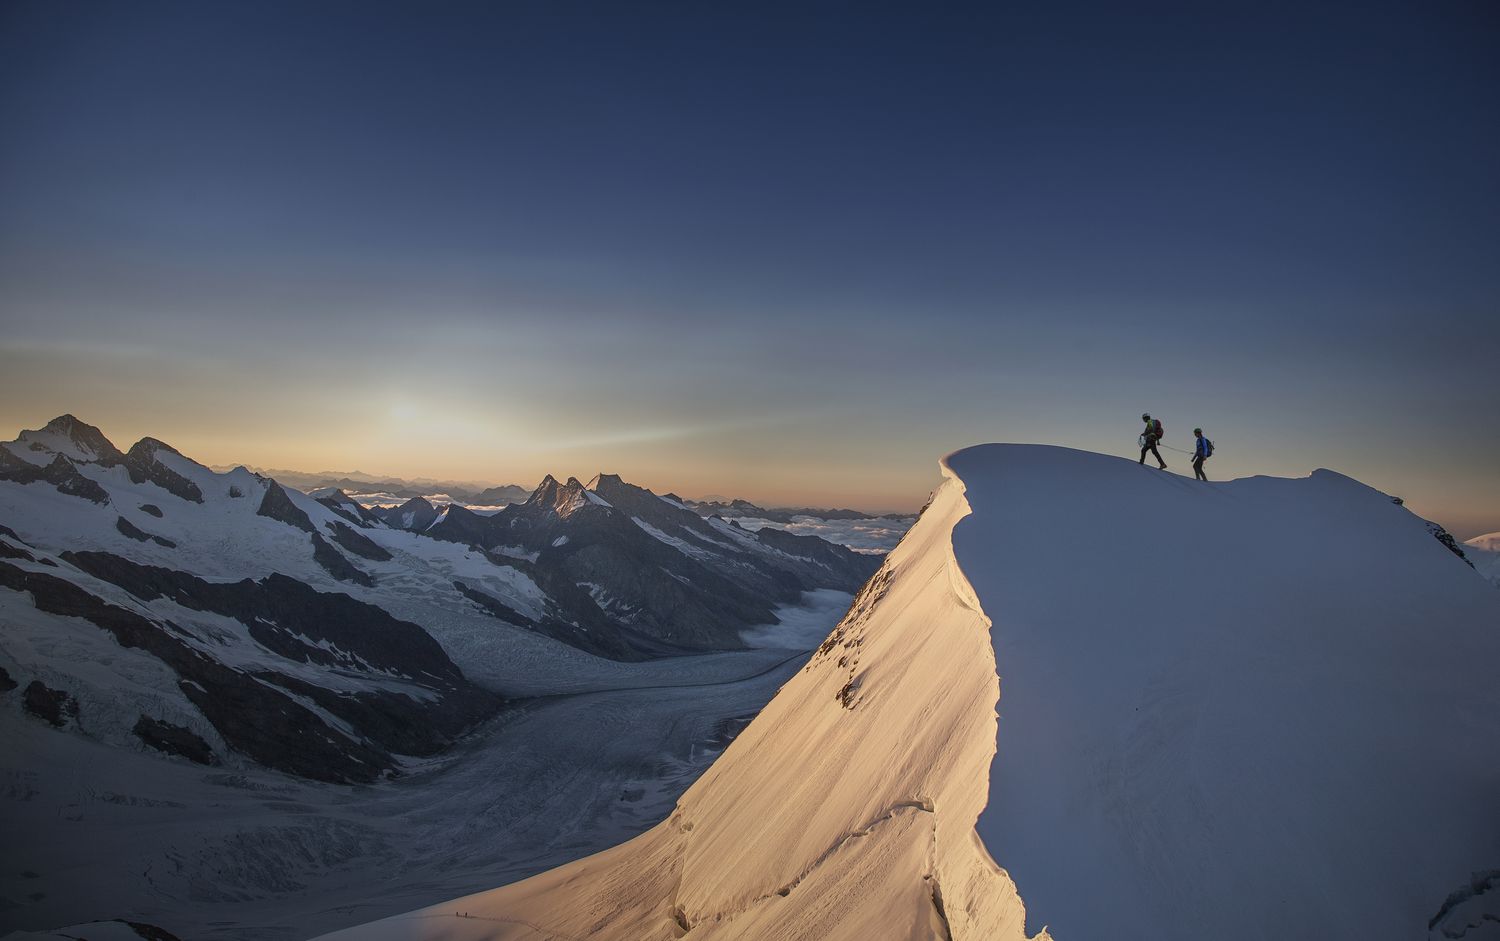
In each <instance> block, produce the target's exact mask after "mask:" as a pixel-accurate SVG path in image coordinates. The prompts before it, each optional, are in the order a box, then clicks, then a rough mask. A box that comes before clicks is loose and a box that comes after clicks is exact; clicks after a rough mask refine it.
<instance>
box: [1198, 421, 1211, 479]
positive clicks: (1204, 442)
mask: <svg viewBox="0 0 1500 941" xmlns="http://www.w3.org/2000/svg"><path fill="white" fill-rule="evenodd" d="M1193 437H1195V438H1197V439H1198V444H1197V446H1196V447H1195V448H1194V449H1193V474H1194V475H1195V476H1196V477H1197V478H1198V479H1199V480H1207V479H1208V475H1207V474H1205V473H1203V462H1204V461H1206V460H1208V459H1209V458H1210V457H1212V456H1213V453H1214V443H1213V442H1212V441H1210V440H1208V439H1207V438H1205V437H1203V429H1202V428H1194V429H1193Z"/></svg>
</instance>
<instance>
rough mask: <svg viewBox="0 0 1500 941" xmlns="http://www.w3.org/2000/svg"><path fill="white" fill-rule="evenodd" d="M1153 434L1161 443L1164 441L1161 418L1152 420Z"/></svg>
mask: <svg viewBox="0 0 1500 941" xmlns="http://www.w3.org/2000/svg"><path fill="white" fill-rule="evenodd" d="M1151 433H1152V434H1153V435H1155V436H1156V440H1157V441H1160V440H1161V439H1162V428H1161V419H1160V418H1153V419H1151Z"/></svg>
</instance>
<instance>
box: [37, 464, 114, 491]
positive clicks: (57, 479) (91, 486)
mask: <svg viewBox="0 0 1500 941" xmlns="http://www.w3.org/2000/svg"><path fill="white" fill-rule="evenodd" d="M42 479H43V480H45V481H47V483H49V484H51V485H53V486H54V487H56V488H57V489H58V491H59V492H60V493H65V494H67V495H68V496H70V497H82V498H83V499H85V500H90V501H92V502H94V503H108V502H109V494H108V493H106V492H105V490H104V488H103V487H101V486H99V485H98V484H97V483H95V482H94V481H92V480H90V479H89V478H87V477H85V476H83V475H82V474H80V473H79V472H78V468H77V467H76V466H75V465H74V464H73V462H72V461H70V460H69V459H67V458H66V457H63V456H62V455H61V454H59V455H58V456H57V457H54V458H53V459H52V463H51V464H49V465H47V469H46V470H45V471H43V472H42Z"/></svg>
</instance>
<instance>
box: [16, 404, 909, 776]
mask: <svg viewBox="0 0 1500 941" xmlns="http://www.w3.org/2000/svg"><path fill="white" fill-rule="evenodd" d="M319 479H320V480H321V479H322V478H319ZM302 480H303V482H304V483H305V482H307V481H306V478H303V479H302ZM356 483H359V484H360V485H362V486H369V485H370V482H367V481H366V482H358V481H356ZM384 483H390V481H385V482H384ZM501 489H505V488H501ZM482 492H483V491H481V493H482ZM878 564H879V559H878V558H876V557H873V556H871V555H867V554H860V553H856V552H853V551H851V550H849V549H848V548H846V547H844V546H841V545H835V544H832V543H830V542H827V541H825V540H823V539H819V538H817V537H815V536H799V535H795V534H792V533H788V532H783V531H781V530H777V529H762V530H761V531H759V532H751V531H749V530H747V529H743V528H741V527H740V526H738V525H736V524H734V523H731V522H727V521H725V520H723V519H719V518H716V517H710V518H705V517H703V516H702V515H700V513H699V512H698V511H697V510H695V509H693V508H690V507H689V506H687V505H686V504H684V503H683V502H682V501H679V500H676V499H674V498H670V497H661V496H658V495H656V494H654V493H652V492H651V491H650V490H646V489H644V488H641V487H636V486H633V485H631V484H628V483H626V482H625V481H623V480H621V479H620V478H619V477H616V476H612V475H601V476H599V477H597V478H595V479H594V480H593V481H592V482H590V483H589V484H587V485H585V484H582V483H580V482H579V481H577V480H576V479H571V478H570V479H569V480H567V481H566V482H559V481H558V480H556V479H555V478H552V477H550V476H549V477H547V478H546V479H545V480H544V481H542V483H541V485H540V486H539V487H537V488H536V489H535V490H534V491H533V492H531V493H529V494H528V495H527V497H526V499H525V500H523V501H521V502H513V503H510V504H508V505H506V506H505V507H504V508H503V509H501V510H499V511H498V512H494V513H491V514H488V515H486V514H482V513H476V512H474V511H471V510H469V509H466V508H465V507H464V506H463V505H462V504H460V503H458V502H453V503H448V504H443V505H437V504H434V503H433V502H430V501H428V500H427V499H424V498H422V497H420V496H418V497H413V498H411V499H410V500H408V501H407V502H406V503H405V504H403V505H399V506H396V507H391V508H382V507H371V506H366V505H365V504H363V503H361V502H360V501H358V500H356V499H355V498H353V497H352V496H350V494H349V493H348V492H347V491H346V490H344V489H343V488H339V487H331V488H322V489H315V490H314V491H313V493H312V494H311V495H310V494H308V493H304V492H303V491H302V490H300V489H298V488H297V487H294V486H291V485H290V484H289V483H287V482H285V481H279V480H277V479H275V478H273V477H270V476H266V475H263V474H257V473H254V472H252V471H250V470H248V469H246V468H243V467H240V468H235V469H232V470H229V471H226V472H222V473H221V472H216V471H213V470H211V469H209V468H208V467H205V466H204V465H202V464H199V463H197V462H196V461H193V460H191V459H190V458H188V457H186V456H185V455H183V454H181V453H180V452H178V451H177V450H176V449H174V448H172V447H171V446H169V445H167V444H165V443H164V442H161V441H159V440H156V439H153V438H145V439H142V440H141V441H138V442H136V443H135V444H134V445H132V446H131V447H130V449H129V450H128V451H124V452H122V451H120V450H119V449H118V448H116V447H115V445H114V444H113V443H112V442H110V441H109V440H108V439H107V438H106V437H105V436H104V435H103V434H102V433H101V432H100V431H99V429H98V428H95V427H94V426H92V425H89V424H87V423H85V422H82V421H80V420H79V419H77V418H74V417H73V416H71V415H64V416H62V417H60V418H57V419H54V420H53V421H51V422H49V423H47V425H46V426H44V427H43V428H41V429H38V430H32V431H23V432H22V433H21V434H20V436H19V437H17V438H16V439H15V440H14V441H10V442H5V443H0V586H3V587H5V588H9V589H12V590H13V592H15V594H12V593H6V592H0V605H3V607H0V616H3V617H4V618H5V619H6V621H7V623H8V624H24V625H25V630H24V632H22V633H24V634H25V636H27V637H29V638H32V640H30V641H26V642H22V641H21V640H19V639H18V638H19V637H20V633H18V632H16V631H11V632H9V633H8V634H7V635H6V636H5V637H3V638H0V687H9V688H13V689H20V690H21V693H20V694H19V696H18V697H7V698H8V699H9V700H10V702H11V703H12V704H13V705H14V708H17V709H20V710H24V711H25V712H28V713H30V714H32V715H33V716H36V717H40V718H42V719H44V720H45V721H47V722H50V723H52V724H54V725H56V726H58V727H60V728H75V729H87V730H88V734H89V735H90V736H91V737H94V738H97V739H101V740H104V741H106V742H111V743H115V744H130V745H132V746H133V747H137V748H139V747H141V745H142V744H144V746H146V747H148V748H151V749H155V750H158V751H162V752H167V753H170V754H173V755H177V756H179V757H181V758H183V759H185V760H189V761H196V762H200V763H205V764H215V763H225V764H234V763H236V762H242V761H245V760H249V761H253V762H257V763H260V764H263V765H266V766H269V767H272V768H277V769H279V770H283V771H287V772H290V773H293V774H297V775H301V776H304V777H308V778H315V779H318V780H324V781H336V782H358V781H370V780H375V779H377V778H379V777H381V776H384V775H390V774H395V773H399V770H400V767H401V759H400V757H399V756H421V755H428V754H433V753H435V752H438V751H440V750H442V749H443V748H445V747H446V746H447V744H448V743H450V742H452V741H453V740H454V739H455V738H456V737H457V736H458V735H460V734H461V733H462V732H463V731H464V730H465V729H467V728H469V727H470V726H472V725H473V724H474V723H476V722H478V721H480V720H482V719H484V718H485V717H487V716H489V715H492V714H494V713H495V711H496V710H497V709H498V708H499V707H500V705H501V697H500V696H499V695H497V694H496V692H495V689H494V684H493V683H492V682H488V681H486V680H485V676H486V671H487V670H491V669H494V668H493V667H492V666H491V665H492V664H494V663H496V662H497V661H503V660H504V659H505V658H507V657H509V656H513V655H514V656H519V655H522V654H524V655H526V656H544V657H552V658H557V657H561V656H564V655H565V653H566V652H568V651H572V652H573V655H575V656H576V655H580V654H581V655H587V656H593V657H602V658H608V659H614V660H642V659H648V658H655V657H663V656H671V655H675V654H682V653H688V652H695V651H708V650H726V649H738V648H741V647H742V646H743V642H742V639H741V635H742V632H744V631H746V630H748V629H749V628H752V627H757V626H761V625H767V624H774V623H776V622H777V620H778V619H777V615H776V609H777V607H778V606H780V605H787V604H795V603H797V602H798V601H799V599H800V598H801V595H802V593H803V592H805V591H811V590H817V589H836V590H839V591H845V592H853V591H855V590H856V589H858V588H859V586H860V585H861V584H863V582H864V581H865V580H866V579H867V578H868V577H869V576H870V574H871V573H873V572H874V570H875V568H876V567H877V566H878ZM37 638H40V640H38V639H37ZM460 653H461V654H463V655H464V656H460V657H458V659H457V660H456V659H455V656H456V654H460ZM458 660H462V661H463V662H462V665H460V663H459V662H458ZM99 662H107V663H111V664H112V666H111V668H110V669H109V670H106V671H100V670H98V669H96V668H95V664H97V663H99ZM476 677H477V678H478V681H477V682H476Z"/></svg>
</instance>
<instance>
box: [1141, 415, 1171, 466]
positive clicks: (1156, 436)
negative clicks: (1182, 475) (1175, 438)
mask: <svg viewBox="0 0 1500 941" xmlns="http://www.w3.org/2000/svg"><path fill="white" fill-rule="evenodd" d="M1141 421H1143V422H1145V423H1146V430H1145V432H1144V433H1142V434H1141V459H1140V461H1139V463H1141V464H1144V463H1146V452H1147V451H1150V452H1151V454H1152V456H1153V457H1155V458H1156V463H1158V464H1160V465H1161V469H1162V470H1166V469H1167V462H1166V461H1163V460H1162V459H1161V452H1160V451H1158V450H1156V443H1157V442H1158V441H1160V440H1161V436H1162V427H1161V420H1160V419H1157V418H1152V417H1151V413H1150V412H1146V413H1145V414H1143V415H1141Z"/></svg>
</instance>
